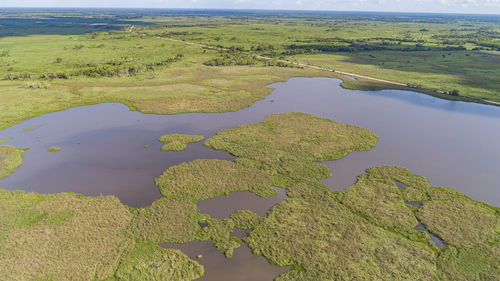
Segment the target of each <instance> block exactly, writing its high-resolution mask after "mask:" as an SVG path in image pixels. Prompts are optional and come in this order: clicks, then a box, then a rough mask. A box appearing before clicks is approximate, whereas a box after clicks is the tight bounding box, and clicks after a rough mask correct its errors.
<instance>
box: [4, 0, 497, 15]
mask: <svg viewBox="0 0 500 281" xmlns="http://www.w3.org/2000/svg"><path fill="white" fill-rule="evenodd" d="M0 7H108V8H114V7H120V8H196V9H205V8H208V9H221V8H223V9H278V10H285V9H286V10H334V11H387V12H433V13H486V14H500V0H0Z"/></svg>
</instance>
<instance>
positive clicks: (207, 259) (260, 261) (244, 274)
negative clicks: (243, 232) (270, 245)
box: [160, 241, 289, 281]
mask: <svg viewBox="0 0 500 281" xmlns="http://www.w3.org/2000/svg"><path fill="white" fill-rule="evenodd" d="M160 246H162V247H164V248H167V249H179V250H181V251H182V252H183V253H185V254H186V255H187V256H188V257H190V258H191V259H193V260H195V261H197V262H199V263H200V264H202V265H203V267H204V268H205V274H204V275H203V277H201V278H200V279H197V280H200V281H201V280H203V281H222V280H231V281H262V280H274V279H275V278H276V277H278V276H279V275H280V274H282V273H284V272H286V271H288V270H289V268H288V267H277V266H273V265H270V264H269V263H268V262H267V260H266V259H265V258H264V257H262V256H254V255H252V251H251V250H250V248H248V246H247V245H246V244H245V243H242V244H241V246H240V247H239V248H238V249H235V250H234V253H233V257H232V258H230V259H227V258H226V257H225V256H224V255H223V254H222V253H221V252H219V251H217V250H216V249H215V248H214V247H213V245H212V242H200V241H194V242H190V243H187V244H175V243H170V244H160ZM198 255H202V258H201V259H198Z"/></svg>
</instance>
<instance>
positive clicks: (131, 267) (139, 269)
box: [115, 241, 204, 281]
mask: <svg viewBox="0 0 500 281" xmlns="http://www.w3.org/2000/svg"><path fill="white" fill-rule="evenodd" d="M203 272H204V270H203V266H202V265H200V264H198V263H197V262H195V261H193V260H191V259H189V258H188V257H187V256H186V255H185V254H184V253H182V252H181V251H179V250H174V249H163V248H161V247H159V246H158V245H156V244H155V243H150V242H141V241H137V242H136V243H135V246H134V248H133V249H131V250H130V251H129V252H128V253H127V254H126V255H125V256H124V258H123V259H122V260H121V261H120V265H119V267H118V270H117V271H116V274H115V276H116V280H120V281H136V280H162V281H178V280H194V279H198V278H200V277H201V276H202V275H203Z"/></svg>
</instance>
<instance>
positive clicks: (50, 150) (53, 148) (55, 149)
mask: <svg viewBox="0 0 500 281" xmlns="http://www.w3.org/2000/svg"><path fill="white" fill-rule="evenodd" d="M60 150H61V148H60V147H59V146H53V147H50V148H49V149H47V151H49V152H57V151H60Z"/></svg>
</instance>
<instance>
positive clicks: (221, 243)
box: [195, 217, 241, 258]
mask: <svg viewBox="0 0 500 281" xmlns="http://www.w3.org/2000/svg"><path fill="white" fill-rule="evenodd" d="M201 221H202V222H203V223H205V224H206V226H205V227H203V228H201V229H200V230H199V231H198V233H196V237H195V239H196V240H200V241H213V242H214V247H215V248H216V249H217V250H219V251H221V252H222V253H223V254H224V255H226V257H227V258H231V257H232V256H233V251H234V249H236V248H238V247H240V245H241V240H240V239H239V238H237V237H232V236H230V234H231V233H232V232H233V229H234V226H235V225H234V223H233V221H232V220H231V219H215V218H210V217H207V218H203V219H202V220H201Z"/></svg>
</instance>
